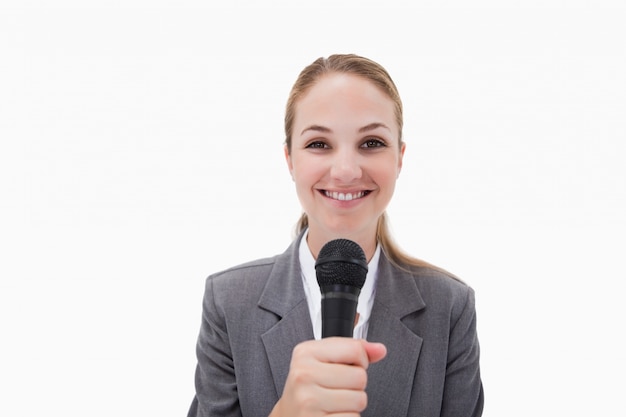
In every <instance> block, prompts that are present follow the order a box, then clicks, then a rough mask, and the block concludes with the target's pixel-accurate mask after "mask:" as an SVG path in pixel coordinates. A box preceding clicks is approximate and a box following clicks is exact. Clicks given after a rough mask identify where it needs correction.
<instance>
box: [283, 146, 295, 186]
mask: <svg viewBox="0 0 626 417" xmlns="http://www.w3.org/2000/svg"><path fill="white" fill-rule="evenodd" d="M283 152H285V161H287V168H289V174H290V175H291V178H292V179H293V162H291V155H290V154H289V148H287V145H285V146H284V147H283Z"/></svg>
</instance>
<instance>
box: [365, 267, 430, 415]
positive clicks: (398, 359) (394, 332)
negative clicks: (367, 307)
mask: <svg viewBox="0 0 626 417" xmlns="http://www.w3.org/2000/svg"><path fill="white" fill-rule="evenodd" d="M424 307H425V303H424V300H423V299H422V297H421V295H420V293H419V291H418V289H417V285H416V284H415V279H414V278H413V276H412V275H411V274H410V273H408V272H404V271H401V270H399V269H397V268H395V267H393V266H392V265H391V264H390V262H389V261H388V260H387V258H386V257H385V256H381V260H380V265H379V272H378V281H377V286H376V296H375V299H374V306H373V310H372V315H371V318H370V324H369V330H368V338H367V339H368V340H369V341H371V342H381V343H383V344H385V346H386V347H387V356H386V357H385V359H383V360H382V361H380V362H378V363H375V364H372V365H371V366H370V368H369V370H368V381H369V382H368V386H367V395H368V404H369V405H368V408H367V410H366V411H365V412H364V413H363V416H381V415H389V416H405V415H407V413H408V407H409V401H410V398H411V390H412V389H413V379H414V378H415V371H416V368H417V361H418V358H419V355H420V351H421V348H422V338H421V337H419V336H418V335H416V334H415V333H414V332H413V331H411V329H409V328H408V327H407V326H406V325H405V324H404V323H403V321H402V319H403V318H405V317H406V316H408V315H409V314H411V313H414V312H416V311H419V310H421V309H423V308H424Z"/></svg>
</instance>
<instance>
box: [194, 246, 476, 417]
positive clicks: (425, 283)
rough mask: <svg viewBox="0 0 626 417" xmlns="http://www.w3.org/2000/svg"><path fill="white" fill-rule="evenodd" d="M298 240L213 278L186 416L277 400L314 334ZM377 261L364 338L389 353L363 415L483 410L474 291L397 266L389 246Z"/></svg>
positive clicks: (264, 410) (371, 384) (234, 411)
mask: <svg viewBox="0 0 626 417" xmlns="http://www.w3.org/2000/svg"><path fill="white" fill-rule="evenodd" d="M300 238H301V237H299V238H298V239H296V240H295V241H294V242H293V243H292V244H291V246H290V247H289V248H288V249H287V250H286V251H285V252H284V253H283V254H281V255H278V256H275V257H273V258H268V259H262V260H258V261H254V262H250V263H246V264H243V265H240V266H237V267H234V268H231V269H228V270H226V271H223V272H220V273H217V274H215V275H212V276H210V277H209V278H207V280H206V291H205V294H204V299H203V314H202V325H201V329H200V334H199V337H198V343H197V347H196V353H197V358H198V365H197V368H196V396H195V397H194V399H193V402H192V404H191V407H190V409H189V414H188V416H189V417H192V416H219V417H230V416H244V417H267V416H268V415H269V413H270V412H271V410H272V408H273V407H274V405H275V403H276V402H277V401H278V399H279V397H280V395H281V394H282V392H283V388H284V385H285V381H286V379H287V374H288V373H289V364H290V361H291V352H292V350H293V348H294V347H295V346H296V345H297V344H298V343H300V342H303V341H305V340H309V339H313V328H312V325H311V319H310V315H309V310H308V306H307V301H306V298H305V294H304V288H303V283H302V277H301V272H300V263H299V257H298V246H299V241H300ZM379 262H380V264H379V270H378V274H379V276H378V284H377V288H376V296H375V300H374V305H373V309H372V315H371V318H370V323H369V330H368V340H370V341H373V342H382V343H384V344H385V345H386V347H387V356H386V357H385V358H384V359H383V360H382V361H380V362H378V363H375V364H372V365H370V367H369V368H368V385H367V388H366V392H367V395H368V407H367V409H366V410H365V411H364V412H363V413H362V416H363V417H366V416H377V417H382V416H390V417H399V416H420V417H430V416H432V417H434V416H438V417H442V416H445V417H466V416H468V417H469V416H480V415H481V414H482V408H483V388H482V382H481V379H480V369H479V345H478V339H477V334H476V313H475V308H474V292H473V290H472V289H471V288H470V287H468V286H467V285H465V284H464V283H462V282H460V281H459V280H457V279H455V278H454V277H452V276H449V275H447V274H445V273H443V272H441V271H437V270H433V269H430V268H411V271H410V272H409V271H405V270H402V269H399V268H397V267H395V266H393V265H392V264H391V263H390V262H389V260H388V259H387V258H386V256H385V255H384V253H381V257H380V261H379Z"/></svg>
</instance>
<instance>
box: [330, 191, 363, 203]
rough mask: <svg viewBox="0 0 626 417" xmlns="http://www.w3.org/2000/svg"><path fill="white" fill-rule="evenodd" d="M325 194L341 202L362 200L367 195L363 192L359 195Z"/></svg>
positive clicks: (335, 192) (334, 192)
mask: <svg viewBox="0 0 626 417" xmlns="http://www.w3.org/2000/svg"><path fill="white" fill-rule="evenodd" d="M324 194H325V195H326V197H329V198H332V199H333V200H339V201H350V200H356V199H357V198H361V197H363V196H364V195H365V193H364V192H363V191H359V192H358V193H354V194H352V193H338V192H337V191H333V192H330V191H324Z"/></svg>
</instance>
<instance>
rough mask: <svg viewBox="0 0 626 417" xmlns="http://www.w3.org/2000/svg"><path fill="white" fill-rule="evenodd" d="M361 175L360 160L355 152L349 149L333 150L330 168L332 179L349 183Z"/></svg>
mask: <svg viewBox="0 0 626 417" xmlns="http://www.w3.org/2000/svg"><path fill="white" fill-rule="evenodd" d="M361 175H362V170H361V161H360V158H359V155H358V153H357V152H355V151H353V150H349V149H343V150H337V151H336V152H335V155H334V158H333V160H332V166H331V169H330V176H331V177H332V179H333V180H335V181H337V182H342V183H350V182H352V181H354V180H357V179H359V178H361Z"/></svg>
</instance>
